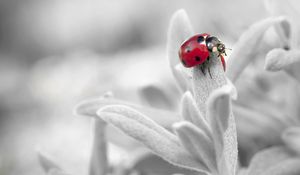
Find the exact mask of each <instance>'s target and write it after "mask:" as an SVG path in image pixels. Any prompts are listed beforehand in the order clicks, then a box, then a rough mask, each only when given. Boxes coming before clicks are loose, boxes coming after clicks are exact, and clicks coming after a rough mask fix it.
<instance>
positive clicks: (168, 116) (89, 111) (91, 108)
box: [75, 98, 180, 127]
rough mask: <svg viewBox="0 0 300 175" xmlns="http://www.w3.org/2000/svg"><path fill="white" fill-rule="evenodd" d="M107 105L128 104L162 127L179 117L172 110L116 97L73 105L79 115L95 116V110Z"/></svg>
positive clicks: (177, 119) (167, 125) (168, 125)
mask: <svg viewBox="0 0 300 175" xmlns="http://www.w3.org/2000/svg"><path fill="white" fill-rule="evenodd" d="M107 105H126V106H130V107H132V108H134V109H136V110H138V111H142V112H143V113H144V114H146V115H147V116H149V117H150V118H151V119H153V120H154V121H155V122H157V123H159V124H160V125H162V126H164V127H170V126H171V125H172V123H174V122H177V121H179V119H180V117H179V115H178V114H176V113H173V112H169V111H165V110H159V109H154V108H147V107H144V106H140V105H137V104H131V103H128V102H126V101H122V100H117V99H107V98H105V99H103V98H98V99H91V100H85V101H83V102H81V103H80V104H78V105H77V107H75V113H77V114H80V115H86V116H91V117H95V116H96V112H97V111H98V110H99V109H100V108H102V107H103V106H107Z"/></svg>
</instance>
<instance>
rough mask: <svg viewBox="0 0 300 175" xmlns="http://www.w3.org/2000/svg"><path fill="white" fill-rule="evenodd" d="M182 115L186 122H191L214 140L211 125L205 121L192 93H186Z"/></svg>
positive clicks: (183, 99) (182, 101)
mask: <svg viewBox="0 0 300 175" xmlns="http://www.w3.org/2000/svg"><path fill="white" fill-rule="evenodd" d="M181 115H182V117H183V118H184V119H185V120H186V121H189V122H191V123H193V124H195V125H196V126H198V127H199V128H200V129H202V130H203V131H204V133H205V134H206V135H207V136H208V137H209V138H211V139H212V135H211V129H210V128H209V125H208V123H207V121H206V120H205V118H204V116H203V114H201V112H200V111H199V109H198V108H197V104H196V102H195V101H194V98H193V96H192V94H191V92H189V91H187V92H185V93H184V95H183V97H182V100H181Z"/></svg>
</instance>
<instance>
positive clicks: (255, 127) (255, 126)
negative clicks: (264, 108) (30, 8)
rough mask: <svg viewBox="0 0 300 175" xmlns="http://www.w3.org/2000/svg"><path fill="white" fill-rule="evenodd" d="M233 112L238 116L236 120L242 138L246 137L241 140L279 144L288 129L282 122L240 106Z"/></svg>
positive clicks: (235, 107) (236, 106)
mask: <svg viewBox="0 0 300 175" xmlns="http://www.w3.org/2000/svg"><path fill="white" fill-rule="evenodd" d="M233 112H234V114H236V116H238V117H237V119H236V120H237V123H238V125H237V127H238V128H239V131H240V135H241V137H242V136H243V135H245V136H244V137H246V138H241V139H255V140H256V141H257V142H258V141H266V142H267V144H279V143H278V142H279V139H280V138H279V136H280V133H281V132H282V130H283V129H284V127H286V126H285V125H284V124H283V123H282V122H281V121H280V120H278V119H277V118H275V117H272V116H269V115H265V114H262V113H259V112H257V111H253V110H251V109H247V108H245V107H242V106H240V105H238V104H236V105H234V107H233ZM261 133H264V134H261ZM259 138H260V139H259Z"/></svg>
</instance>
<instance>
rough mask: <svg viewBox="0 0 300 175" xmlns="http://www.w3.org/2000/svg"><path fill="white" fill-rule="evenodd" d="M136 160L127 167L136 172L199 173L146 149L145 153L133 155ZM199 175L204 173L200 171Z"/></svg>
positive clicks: (163, 174)
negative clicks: (171, 162) (178, 165)
mask: <svg viewBox="0 0 300 175" xmlns="http://www.w3.org/2000/svg"><path fill="white" fill-rule="evenodd" d="M135 158H136V160H134V162H132V163H131V165H132V166H130V167H129V168H130V169H131V170H135V171H138V172H142V173H145V174H156V175H166V174H184V175H199V173H200V172H197V171H192V170H190V169H185V168H182V167H177V166H174V165H172V164H170V163H169V162H167V161H165V160H163V159H162V158H160V157H159V156H157V155H154V154H153V153H151V152H149V151H147V153H143V154H139V156H138V157H135ZM201 175H204V174H202V173H201Z"/></svg>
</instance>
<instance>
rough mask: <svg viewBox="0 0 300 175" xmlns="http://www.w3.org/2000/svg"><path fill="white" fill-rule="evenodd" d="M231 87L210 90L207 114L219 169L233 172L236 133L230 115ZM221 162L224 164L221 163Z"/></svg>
mask: <svg viewBox="0 0 300 175" xmlns="http://www.w3.org/2000/svg"><path fill="white" fill-rule="evenodd" d="M231 91H232V90H231V87H230V86H228V85H225V86H223V87H222V88H219V89H217V90H215V91H213V92H212V94H211V95H210V97H209V99H208V102H207V116H208V120H209V121H210V125H211V128H212V131H213V138H214V144H215V150H216V154H217V160H220V162H221V163H220V165H219V166H221V168H220V167H219V169H221V170H220V171H221V172H223V171H226V170H222V169H224V168H226V169H227V170H228V171H229V173H231V174H234V173H235V171H236V163H237V135H236V126H235V121H234V116H233V115H232V110H231V103H230V92H231ZM222 164H225V166H224V165H222Z"/></svg>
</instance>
